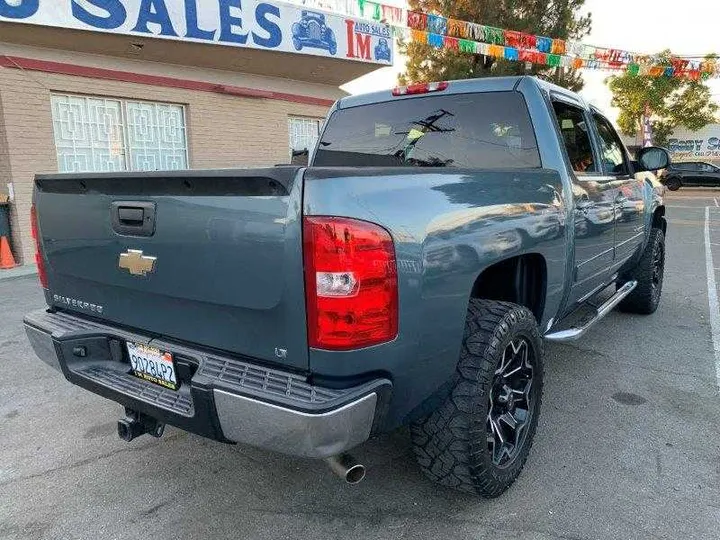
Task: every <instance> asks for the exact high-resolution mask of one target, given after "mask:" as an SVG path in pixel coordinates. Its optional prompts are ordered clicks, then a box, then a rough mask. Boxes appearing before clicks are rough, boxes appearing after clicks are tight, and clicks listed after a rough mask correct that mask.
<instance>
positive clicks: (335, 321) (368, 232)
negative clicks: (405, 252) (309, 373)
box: [303, 217, 398, 350]
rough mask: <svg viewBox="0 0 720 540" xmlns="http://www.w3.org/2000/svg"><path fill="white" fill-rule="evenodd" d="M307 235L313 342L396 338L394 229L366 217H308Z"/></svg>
mask: <svg viewBox="0 0 720 540" xmlns="http://www.w3.org/2000/svg"><path fill="white" fill-rule="evenodd" d="M303 235H304V246H303V251H304V253H303V255H304V258H305V295H306V303H307V320H308V341H309V344H310V346H311V347H314V348H316V349H330V350H349V349H357V348H360V347H367V346H370V345H376V344H378V343H383V342H386V341H391V340H392V339H394V338H395V336H396V335H397V330H398V284H397V269H396V265H395V248H394V246H393V241H392V238H391V237H390V234H389V233H388V232H387V231H386V230H385V229H383V228H382V227H380V226H379V225H375V224H374V223H368V222H366V221H359V220H355V219H348V218H339V217H306V218H304V222H303Z"/></svg>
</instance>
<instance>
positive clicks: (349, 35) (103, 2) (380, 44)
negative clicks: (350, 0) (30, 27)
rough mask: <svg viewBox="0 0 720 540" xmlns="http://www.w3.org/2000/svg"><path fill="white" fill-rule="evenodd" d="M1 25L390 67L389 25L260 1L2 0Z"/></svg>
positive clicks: (391, 45) (391, 40) (390, 43)
mask: <svg viewBox="0 0 720 540" xmlns="http://www.w3.org/2000/svg"><path fill="white" fill-rule="evenodd" d="M0 21H4V22H18V23H27V24H37V25H42V26H53V27H59V28H72V29H75V30H93V31H98V32H109V33H114V34H125V35H130V36H143V37H157V38H165V39H175V40H183V41H193V42H200V43H215V44H218V45H227V46H233V47H248V48H253V49H265V50H274V51H283V52H293V53H302V54H311V55H316V56H325V57H335V58H340V59H350V60H354V61H360V62H369V63H375V64H392V58H393V39H392V37H391V33H390V27H389V26H388V25H386V24H382V23H377V22H368V21H360V20H356V19H353V18H350V17H345V16H342V15H336V14H334V13H328V12H324V11H320V10H316V9H303V8H301V7H298V6H294V5H291V4H285V3H281V2H264V1H261V0H0Z"/></svg>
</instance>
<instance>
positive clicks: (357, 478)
mask: <svg viewBox="0 0 720 540" xmlns="http://www.w3.org/2000/svg"><path fill="white" fill-rule="evenodd" d="M364 479H365V465H361V464H360V463H358V464H357V465H353V466H352V467H350V468H349V469H348V470H347V472H346V473H345V481H346V482H347V483H348V484H351V485H354V484H359V483H360V482H362V481H363V480H364Z"/></svg>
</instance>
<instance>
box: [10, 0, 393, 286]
mask: <svg viewBox="0 0 720 540" xmlns="http://www.w3.org/2000/svg"><path fill="white" fill-rule="evenodd" d="M393 54H394V51H393V40H392V38H391V36H390V29H389V27H388V26H387V25H385V24H382V23H378V22H373V21H361V20H358V19H354V18H351V17H346V16H342V15H338V14H333V13H330V12H325V11H322V10H319V9H314V8H305V7H302V6H298V5H293V4H287V3H281V2H275V1H269V2H266V1H258V0H242V2H241V0H62V1H59V0H0V197H2V198H5V197H3V195H4V196H7V197H8V198H9V200H10V205H9V208H10V224H11V231H12V234H11V243H12V248H13V253H14V256H15V259H16V260H17V261H18V262H19V263H21V264H23V263H25V264H30V263H32V261H33V252H34V247H33V242H32V239H31V234H30V222H29V215H30V205H31V201H32V188H33V177H34V175H35V174H36V173H46V172H94V171H138V170H167V169H184V168H221V167H244V166H272V165H276V164H282V163H290V162H291V161H292V160H293V155H295V156H298V155H302V152H303V151H304V150H305V149H307V148H311V147H312V145H313V144H314V143H315V141H316V140H317V137H318V132H319V129H320V126H321V123H322V119H323V117H324V116H325V114H326V112H327V110H328V108H329V107H330V106H331V105H332V103H333V102H334V101H335V100H336V99H337V98H339V97H341V96H342V95H343V92H342V91H341V90H340V89H339V86H340V85H342V84H344V83H346V82H349V81H351V80H353V79H355V78H357V77H359V76H361V75H364V74H367V73H369V72H371V71H373V70H375V69H378V68H379V67H382V66H383V65H389V64H391V63H392V59H393ZM71 211H72V209H71V208H68V212H71ZM0 272H2V270H0Z"/></svg>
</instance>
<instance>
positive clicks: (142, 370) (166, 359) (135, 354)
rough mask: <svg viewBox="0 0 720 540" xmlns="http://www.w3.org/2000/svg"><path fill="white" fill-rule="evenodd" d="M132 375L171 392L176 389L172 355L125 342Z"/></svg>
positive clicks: (153, 348)
mask: <svg viewBox="0 0 720 540" xmlns="http://www.w3.org/2000/svg"><path fill="white" fill-rule="evenodd" d="M127 351H128V356H129V357H130V365H131V366H132V372H133V375H135V376H136V377H140V378H141V379H145V380H146V381H150V382H152V383H155V384H159V385H160V386H164V387H165V388H170V389H171V390H177V389H178V382H177V377H176V376H175V364H174V363H173V358H172V354H170V353H169V352H163V351H161V350H160V349H157V348H155V347H149V346H148V345H142V344H141V343H132V342H130V341H128V342H127Z"/></svg>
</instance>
